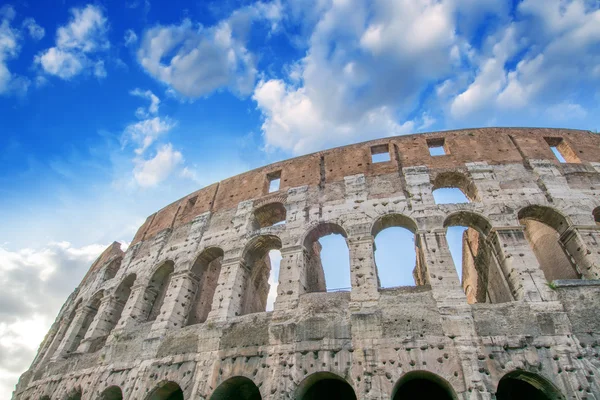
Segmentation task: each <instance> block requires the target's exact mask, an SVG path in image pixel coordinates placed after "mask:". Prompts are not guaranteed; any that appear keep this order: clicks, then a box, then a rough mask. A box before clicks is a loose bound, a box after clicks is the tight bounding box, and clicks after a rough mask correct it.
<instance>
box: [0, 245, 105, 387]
mask: <svg viewBox="0 0 600 400" xmlns="http://www.w3.org/2000/svg"><path fill="white" fill-rule="evenodd" d="M106 247H107V246H105V245H100V244H94V245H89V246H84V247H80V248H76V247H73V246H72V245H71V244H70V243H68V242H58V243H49V244H48V245H47V246H45V247H43V248H41V249H29V248H25V249H21V250H18V251H10V250H7V249H5V248H2V247H0V283H1V284H2V287H3V290H2V293H1V294H0V304H2V307H1V308H0V376H1V377H2V378H0V397H1V398H4V399H9V398H10V397H11V392H12V390H13V388H14V385H15V383H16V381H17V378H18V376H19V375H20V374H21V373H22V372H23V371H25V370H26V369H27V368H28V367H29V364H30V363H31V361H32V360H33V358H34V356H35V353H36V351H37V347H38V346H39V344H40V343H41V342H42V339H43V338H44V335H45V334H46V332H48V330H49V329H50V325H51V324H52V323H53V322H54V319H55V318H56V315H57V314H58V311H59V310H60V307H61V306H62V304H63V303H64V301H65V299H66V298H67V296H68V295H69V294H70V293H71V292H72V291H73V289H75V287H76V286H77V285H78V284H79V282H80V281H81V279H82V278H83V276H84V275H85V273H86V272H87V270H88V268H89V267H90V265H91V264H92V262H93V261H94V260H95V259H96V258H97V257H98V255H99V254H100V253H101V252H102V251H103V250H104V249H105V248H106Z"/></svg>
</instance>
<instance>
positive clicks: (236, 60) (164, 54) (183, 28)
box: [137, 2, 281, 98]
mask: <svg viewBox="0 0 600 400" xmlns="http://www.w3.org/2000/svg"><path fill="white" fill-rule="evenodd" d="M280 18H281V13H280V6H279V5H278V3H277V2H274V3H272V4H270V5H265V4H263V3H257V4H255V5H253V6H249V7H245V8H242V9H240V10H237V11H236V12H234V13H233V14H232V15H231V16H230V17H229V18H228V19H225V20H222V21H220V22H219V23H217V24H216V25H215V26H212V27H203V26H201V25H199V24H195V23H193V22H192V21H190V20H189V19H186V20H184V21H183V22H182V23H181V24H180V25H168V26H161V25H159V26H156V27H154V28H152V29H149V30H147V31H146V32H144V34H143V37H142V40H141V44H140V48H139V50H138V52H137V57H138V61H139V62H140V64H141V65H142V67H143V68H144V69H145V70H146V71H147V72H148V73H149V74H150V75H151V76H153V77H154V78H156V79H158V80H159V81H161V82H164V83H166V84H168V85H170V86H171V87H172V88H173V89H175V90H176V91H177V92H178V93H179V94H181V95H183V96H186V97H192V98H195V97H200V96H203V95H207V94H209V93H211V92H212V91H214V90H216V89H219V88H224V87H226V88H229V89H230V90H232V91H233V92H235V93H238V94H241V95H247V94H249V93H251V92H252V89H253V86H254V83H255V79H256V74H257V70H256V66H255V59H254V56H253V55H252V54H251V53H250V52H249V51H248V50H247V49H246V41H247V36H248V33H247V30H248V29H249V28H248V27H249V25H250V24H251V22H252V21H253V20H257V19H266V20H268V21H271V24H272V26H271V28H272V29H276V28H277V22H278V21H279V19H280Z"/></svg>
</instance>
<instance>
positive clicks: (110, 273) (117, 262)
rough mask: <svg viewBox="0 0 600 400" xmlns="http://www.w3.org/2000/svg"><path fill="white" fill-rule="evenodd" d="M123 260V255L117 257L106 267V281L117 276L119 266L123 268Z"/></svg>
mask: <svg viewBox="0 0 600 400" xmlns="http://www.w3.org/2000/svg"><path fill="white" fill-rule="evenodd" d="M122 261H123V258H122V257H117V258H115V259H114V260H112V261H111V262H110V263H109V264H108V265H107V266H106V269H105V270H104V280H105V281H107V280H109V279H112V278H114V277H115V275H117V272H118V271H119V268H121V262H122Z"/></svg>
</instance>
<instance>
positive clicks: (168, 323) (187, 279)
mask: <svg viewBox="0 0 600 400" xmlns="http://www.w3.org/2000/svg"><path fill="white" fill-rule="evenodd" d="M197 290H199V288H198V281H197V280H196V278H195V277H194V276H193V274H192V272H191V271H187V270H186V271H182V272H178V273H174V274H173V275H171V279H170V281H169V287H168V288H167V294H166V296H165V300H164V302H163V305H162V307H161V309H160V314H159V315H158V317H157V318H156V320H155V321H154V323H153V324H152V330H153V331H162V330H166V329H169V328H173V327H178V328H180V327H182V326H185V323H186V321H187V319H188V314H189V312H190V310H191V308H192V301H193V300H194V295H195V294H196V291H197Z"/></svg>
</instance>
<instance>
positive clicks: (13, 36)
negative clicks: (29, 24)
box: [0, 6, 29, 95]
mask: <svg viewBox="0 0 600 400" xmlns="http://www.w3.org/2000/svg"><path fill="white" fill-rule="evenodd" d="M14 18H15V11H14V9H13V8H12V7H10V6H3V7H2V8H0V95H2V94H8V93H13V92H14V93H19V94H23V93H25V92H26V91H27V88H28V87H29V80H28V79H26V78H24V77H21V76H19V75H16V74H14V73H12V72H11V71H10V70H9V69H8V65H7V62H8V61H9V60H11V59H14V58H16V57H17V56H18V55H19V51H20V50H21V46H20V44H19V40H20V39H21V35H20V33H19V31H18V30H17V29H15V28H13V27H12V26H11V22H12V21H13V19H14Z"/></svg>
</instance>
